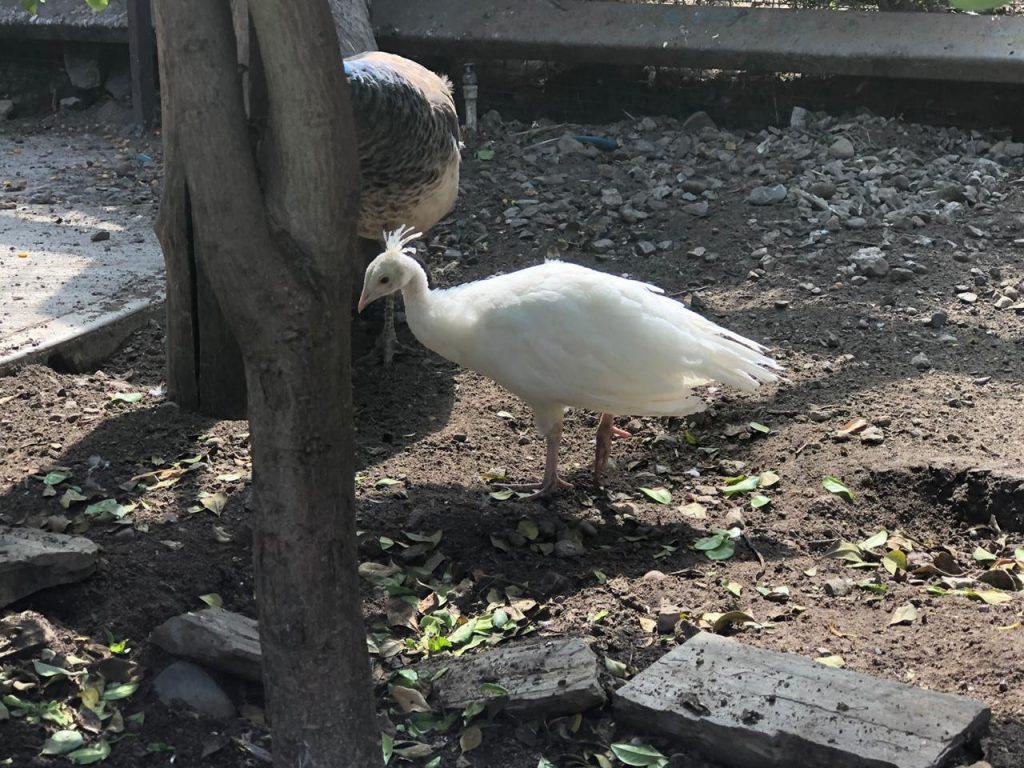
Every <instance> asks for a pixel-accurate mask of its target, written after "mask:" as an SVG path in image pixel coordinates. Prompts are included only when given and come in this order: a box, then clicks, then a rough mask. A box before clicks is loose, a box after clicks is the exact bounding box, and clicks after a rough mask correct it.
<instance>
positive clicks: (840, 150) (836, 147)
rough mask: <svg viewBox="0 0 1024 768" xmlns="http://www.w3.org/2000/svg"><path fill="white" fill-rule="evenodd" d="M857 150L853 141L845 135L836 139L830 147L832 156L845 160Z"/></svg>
mask: <svg viewBox="0 0 1024 768" xmlns="http://www.w3.org/2000/svg"><path fill="white" fill-rule="evenodd" d="M855 152H856V150H855V149H854V148H853V142H852V141H850V140H849V139H848V138H846V137H845V136H843V137H840V138H838V139H836V140H835V141H834V142H833V143H832V146H831V147H829V148H828V153H829V154H830V155H832V157H835V158H838V159H840V160H844V159H846V158H850V157H853V155H854V154H855Z"/></svg>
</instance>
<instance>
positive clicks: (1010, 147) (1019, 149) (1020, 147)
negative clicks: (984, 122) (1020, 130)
mask: <svg viewBox="0 0 1024 768" xmlns="http://www.w3.org/2000/svg"><path fill="white" fill-rule="evenodd" d="M1003 154H1004V155H1006V156H1007V157H1024V144H1022V143H1020V142H1019V141H1008V142H1006V143H1005V144H1004V145H1003Z"/></svg>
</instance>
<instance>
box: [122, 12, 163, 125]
mask: <svg viewBox="0 0 1024 768" xmlns="http://www.w3.org/2000/svg"><path fill="white" fill-rule="evenodd" d="M128 59H129V61H130V63H131V73H132V112H133V113H134V114H135V122H136V123H138V124H139V125H141V126H142V127H143V128H149V127H150V126H151V125H152V124H153V118H154V117H155V115H156V103H157V94H156V35H154V34H153V10H152V7H151V6H150V0H128Z"/></svg>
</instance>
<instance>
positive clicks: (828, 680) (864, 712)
mask: <svg viewBox="0 0 1024 768" xmlns="http://www.w3.org/2000/svg"><path fill="white" fill-rule="evenodd" d="M614 709H615V712H616V716H617V718H618V719H619V721H620V722H621V723H624V724H629V725H632V726H634V727H637V728H642V729H643V730H645V731H648V732H656V733H658V734H660V735H662V736H665V737H668V738H672V739H674V740H678V741H680V742H683V743H685V744H686V746H687V748H688V749H695V750H697V751H699V752H701V753H703V754H704V755H705V756H707V757H709V758H711V759H713V760H715V761H716V762H720V763H723V764H725V765H729V766H736V768H768V767H769V766H796V765H828V766H830V768H939V767H940V766H943V765H944V764H945V763H946V761H947V760H948V759H949V758H950V757H951V756H952V755H953V754H954V753H955V752H956V751H957V749H958V748H959V747H961V746H962V745H963V744H964V743H966V742H968V741H970V740H972V739H973V738H975V737H977V736H978V735H979V734H980V733H981V732H982V731H983V730H984V729H985V728H986V727H987V725H988V721H989V717H990V715H991V712H990V710H989V708H988V707H986V706H985V705H984V704H981V703H980V702H977V701H973V700H971V699H968V698H965V697H963V696H954V695H950V694H943V693H936V692H934V691H926V690H922V689H920V688H914V687H912V686H909V685H904V684H902V683H897V682H893V681H891V680H884V679H879V678H875V677H870V676H868V675H863V674H859V673H856V672H850V671H848V670H842V669H832V668H830V667H826V666H824V665H822V664H819V663H817V662H815V661H813V660H812V659H809V658H806V657H803V656H797V655H795V654H788V653H777V652H774V651H766V650H762V649H759V648H754V647H751V646H749V645H744V644H743V643H740V642H737V641H733V640H729V639H726V638H722V637H719V636H718V635H712V634H708V633H701V634H698V635H696V636H694V637H693V638H691V639H690V640H689V641H688V642H686V643H685V644H684V645H681V646H679V647H678V648H676V649H675V650H673V651H671V652H670V653H667V654H665V656H663V657H662V658H661V659H659V660H658V661H657V662H655V663H654V664H652V665H651V666H650V667H648V668H647V669H646V670H644V671H643V672H641V673H640V674H639V675H637V676H636V677H635V678H634V679H633V680H632V681H630V682H629V683H628V684H627V685H625V686H623V687H622V688H621V689H619V691H618V692H617V693H616V694H615V697H614Z"/></svg>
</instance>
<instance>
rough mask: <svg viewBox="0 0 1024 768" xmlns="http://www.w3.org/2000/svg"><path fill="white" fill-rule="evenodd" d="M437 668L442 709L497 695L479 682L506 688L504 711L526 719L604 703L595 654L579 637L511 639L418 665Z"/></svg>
mask: <svg viewBox="0 0 1024 768" xmlns="http://www.w3.org/2000/svg"><path fill="white" fill-rule="evenodd" d="M442 667H444V668H447V670H448V671H447V672H446V673H445V674H444V676H442V677H441V678H439V679H438V680H437V682H436V683H434V692H433V697H434V698H436V700H437V702H438V703H439V704H441V705H442V706H443V707H445V708H446V709H464V708H465V707H467V706H469V705H470V704H471V703H473V702H474V701H480V700H488V699H494V698H500V695H499V694H495V693H489V692H487V691H481V689H480V686H481V685H482V684H483V683H495V684H497V685H500V686H501V687H502V688H504V689H505V690H506V691H508V699H507V701H506V703H505V706H504V708H503V711H504V712H508V713H509V714H512V715H515V716H518V717H523V718H527V719H532V718H536V717H548V716H550V715H567V714H575V713H577V712H584V711H586V710H588V709H590V708H591V707H597V706H600V705H602V704H604V702H605V693H604V688H603V687H602V686H601V681H600V678H599V677H598V660H597V656H596V655H595V653H594V652H593V651H592V650H590V646H588V645H587V644H586V643H585V642H583V640H580V639H579V638H554V639H545V640H537V641H532V642H525V643H516V644H514V645H506V646H502V647H500V648H495V649H493V650H490V651H484V652H482V653H475V654H473V655H472V656H468V655H467V656H460V657H458V658H444V659H441V660H438V661H433V662H429V663H427V664H423V665H421V666H420V667H419V670H420V673H421V674H430V673H432V672H436V671H437V670H438V669H440V668H442Z"/></svg>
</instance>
